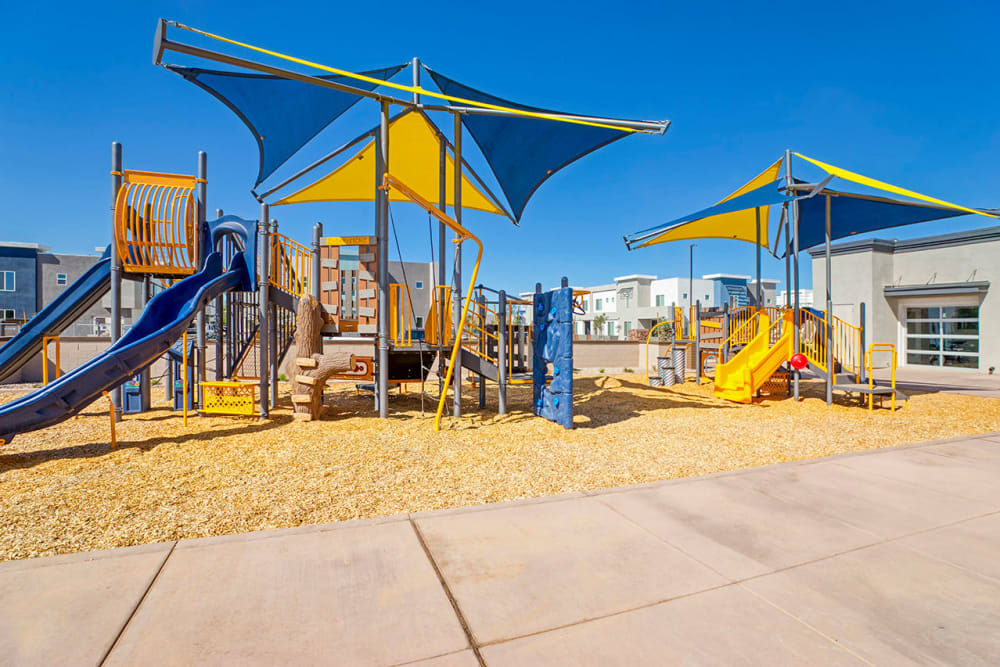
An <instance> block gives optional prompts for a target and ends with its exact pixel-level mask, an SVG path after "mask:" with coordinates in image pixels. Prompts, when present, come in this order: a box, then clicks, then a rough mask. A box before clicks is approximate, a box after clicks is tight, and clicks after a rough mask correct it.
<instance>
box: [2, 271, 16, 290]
mask: <svg viewBox="0 0 1000 667" xmlns="http://www.w3.org/2000/svg"><path fill="white" fill-rule="evenodd" d="M13 291H14V272H13V271H0V292H13Z"/></svg>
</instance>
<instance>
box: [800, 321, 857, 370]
mask: <svg viewBox="0 0 1000 667" xmlns="http://www.w3.org/2000/svg"><path fill="white" fill-rule="evenodd" d="M799 313H800V314H799V330H800V333H799V348H800V349H799V352H801V353H802V354H804V355H805V356H806V358H807V359H808V360H809V363H811V364H813V365H814V366H816V367H817V368H818V369H819V370H821V371H823V372H824V373H827V372H828V371H829V369H827V345H828V342H827V331H826V327H827V319H828V317H827V313H823V315H819V314H817V313H814V312H813V311H811V310H806V309H800V311H799ZM829 319H830V320H831V321H832V332H831V334H832V338H833V340H832V344H833V349H832V351H833V361H834V366H835V368H834V369H833V370H836V365H837V364H839V365H840V368H841V370H842V371H843V372H846V373H851V374H853V375H854V376H855V379H857V378H860V377H861V368H862V365H863V364H864V358H863V357H864V355H863V353H862V349H861V327H859V326H855V325H853V324H851V323H850V322H847V321H846V320H843V319H841V318H839V317H837V316H836V315H834V316H832V317H830V318H829ZM833 382H834V384H836V382H837V378H836V373H834V375H833Z"/></svg>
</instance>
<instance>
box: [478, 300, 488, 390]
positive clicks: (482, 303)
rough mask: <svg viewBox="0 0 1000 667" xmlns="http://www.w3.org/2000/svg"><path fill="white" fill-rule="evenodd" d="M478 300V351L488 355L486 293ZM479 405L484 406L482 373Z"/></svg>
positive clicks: (481, 376)
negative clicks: (480, 333)
mask: <svg viewBox="0 0 1000 667" xmlns="http://www.w3.org/2000/svg"><path fill="white" fill-rule="evenodd" d="M477 301H478V302H479V330H480V331H481V332H483V333H482V335H480V337H479V353H480V354H482V355H483V357H488V356H489V349H488V345H489V343H488V341H487V340H486V339H487V336H486V295H485V294H480V295H479V298H478V299H477ZM478 382H479V407H480V408H485V407H486V377H485V376H483V375H480V376H479V381H478Z"/></svg>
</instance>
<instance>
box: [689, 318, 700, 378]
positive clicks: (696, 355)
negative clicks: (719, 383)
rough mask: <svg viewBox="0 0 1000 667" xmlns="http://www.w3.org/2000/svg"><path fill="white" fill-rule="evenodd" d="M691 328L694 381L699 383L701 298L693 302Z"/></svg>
mask: <svg viewBox="0 0 1000 667" xmlns="http://www.w3.org/2000/svg"><path fill="white" fill-rule="evenodd" d="M691 328H692V329H693V330H694V383H695V384H699V383H701V299H698V300H697V301H695V302H694V317H692V318H691Z"/></svg>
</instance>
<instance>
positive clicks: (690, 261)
mask: <svg viewBox="0 0 1000 667" xmlns="http://www.w3.org/2000/svg"><path fill="white" fill-rule="evenodd" d="M696 245H697V244H696V243H692V244H691V245H690V246H689V247H688V250H689V252H690V258H689V259H688V309H687V311H688V340H691V337H692V336H691V326H692V324H693V323H692V322H691V304H692V303H694V247H695V246H696Z"/></svg>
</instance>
